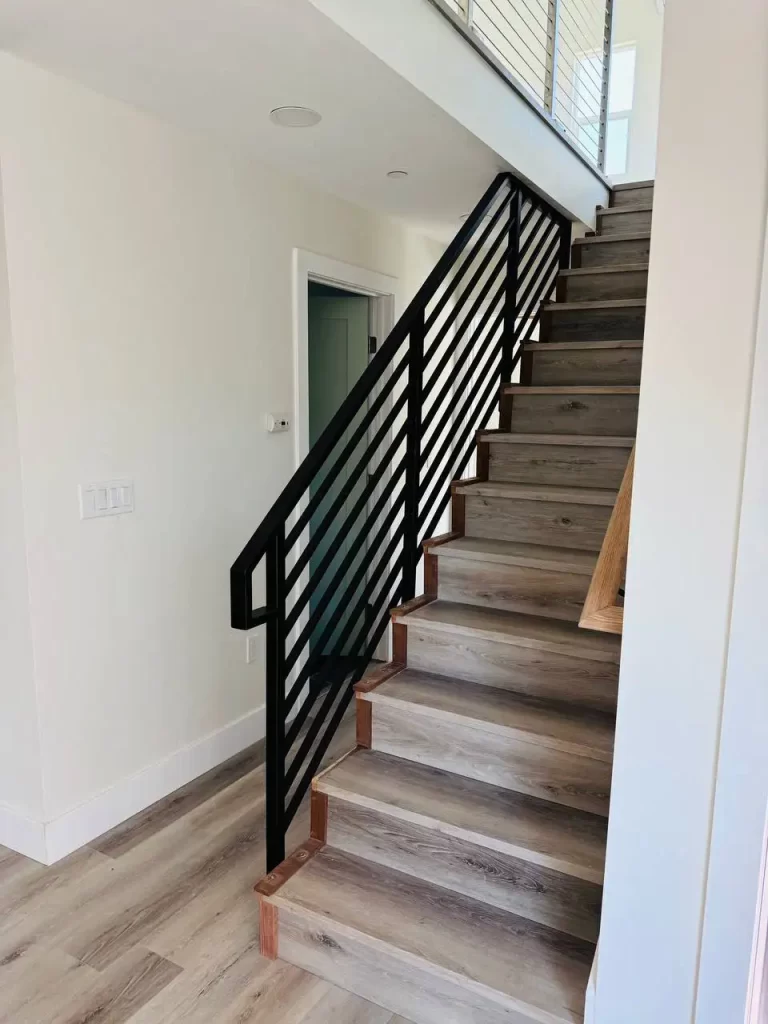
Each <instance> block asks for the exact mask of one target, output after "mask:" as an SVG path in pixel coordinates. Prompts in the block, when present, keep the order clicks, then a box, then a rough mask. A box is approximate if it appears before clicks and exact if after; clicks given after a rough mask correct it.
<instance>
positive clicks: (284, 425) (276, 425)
mask: <svg viewBox="0 0 768 1024" xmlns="http://www.w3.org/2000/svg"><path fill="white" fill-rule="evenodd" d="M290 429H291V421H290V418H289V417H288V416H284V415H282V414H281V413H276V412H269V413H267V430H268V431H269V433H270V434H284V433H285V431H286V430H290Z"/></svg>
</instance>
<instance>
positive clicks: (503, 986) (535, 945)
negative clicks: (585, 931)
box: [270, 847, 594, 1024]
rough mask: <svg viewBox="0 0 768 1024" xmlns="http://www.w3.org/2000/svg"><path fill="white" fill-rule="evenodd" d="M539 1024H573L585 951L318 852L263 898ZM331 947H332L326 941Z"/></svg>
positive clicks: (574, 942) (463, 899) (409, 881)
mask: <svg viewBox="0 0 768 1024" xmlns="http://www.w3.org/2000/svg"><path fill="white" fill-rule="evenodd" d="M270 900H271V902H273V903H274V904H275V905H276V906H277V907H278V908H280V907H284V908H286V909H288V910H294V911H295V910H299V911H303V912H304V913H305V914H307V915H311V916H312V917H314V918H316V919H317V920H318V923H322V922H323V921H325V922H329V921H332V922H333V923H334V924H335V925H336V926H337V927H338V928H339V930H340V931H347V932H348V933H349V932H353V933H354V934H355V937H356V938H357V939H358V940H360V941H362V942H364V943H366V942H367V944H369V945H370V946H371V947H372V949H374V950H375V949H376V948H379V949H381V948H382V947H385V948H386V951H387V952H388V953H389V954H390V955H394V956H396V957H398V958H399V959H401V960H403V961H406V962H408V963H409V964H411V965H413V966H417V967H421V968H422V969H424V970H427V971H430V972H431V973H433V974H435V975H438V976H440V977H443V978H446V977H447V978H448V979H450V980H453V981H455V982H458V983H459V984H460V985H461V986H462V987H464V988H468V989H474V990H475V991H476V992H478V993H479V994H481V995H483V996H485V997H486V998H490V999H491V1000H493V1001H494V1002H496V1003H497V1005H498V1006H499V1010H500V1011H501V1010H502V1009H503V1008H508V1009H509V1010H512V1011H514V1010H517V1011H518V1012H522V1013H526V1012H528V1011H529V1010H531V1009H533V1012H534V1014H535V1017H534V1019H537V1020H539V1021H543V1022H544V1021H546V1022H552V1024H554V1022H558V1024H559V1022H568V1024H570V1022H581V1021H582V1020H583V1013H582V1007H583V1003H584V990H585V987H586V984H587V979H588V975H589V971H590V968H591V962H592V958H593V956H594V946H592V944H591V943H588V942H586V941H584V940H581V939H574V938H571V937H570V936H567V935H565V934H563V933H561V932H556V931H554V930H553V929H551V928H547V927H546V926H544V925H540V924H536V923H534V922H533V921H529V920H527V919H525V918H521V917H517V916H516V915H514V914H510V913H508V912H506V911H502V910H498V909H496V908H494V907H491V906H489V905H487V904H484V903H479V902H477V901H476V900H473V899H470V898H469V897H467V896H462V895H459V894H458V893H454V892H451V891H450V890H447V889H443V888H441V887H439V886H436V885H433V884H431V883H429V882H425V881H422V880H421V879H417V878H414V877H412V876H410V875H405V874H403V873H401V872H399V871H394V870H392V869H391V868H385V867H382V866H379V865H374V864H372V863H371V862H369V861H365V860H362V859H361V858H358V857H353V856H351V855H350V854H346V853H342V852H341V851H339V850H335V849H333V848H332V847H325V848H324V849H323V850H321V851H320V852H319V853H318V854H317V855H316V856H315V857H314V858H312V860H310V861H309V862H308V863H307V864H305V865H304V867H303V868H302V869H301V870H300V871H299V872H297V873H296V874H295V875H294V876H293V878H291V879H290V881H288V882H286V883H285V885H284V886H283V887H282V888H281V889H279V890H278V892H277V893H276V894H275V895H274V896H272V897H271V898H270ZM330 941H333V940H330Z"/></svg>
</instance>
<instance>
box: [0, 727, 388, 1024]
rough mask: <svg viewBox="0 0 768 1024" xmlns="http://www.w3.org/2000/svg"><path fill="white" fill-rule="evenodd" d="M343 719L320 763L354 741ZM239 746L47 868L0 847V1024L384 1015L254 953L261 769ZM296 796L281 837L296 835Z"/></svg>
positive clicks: (368, 1019)
mask: <svg viewBox="0 0 768 1024" xmlns="http://www.w3.org/2000/svg"><path fill="white" fill-rule="evenodd" d="M354 743H355V740H354V720H353V718H352V716H351V715H350V716H349V717H348V718H347V719H345V721H344V723H343V724H342V727H341V729H340V730H339V732H338V733H337V735H336V737H335V738H334V741H333V743H332V744H331V747H330V749H329V750H328V753H327V755H326V757H325V758H324V765H327V764H330V763H331V762H332V761H334V760H336V759H337V758H338V757H339V756H340V755H341V754H342V753H345V752H346V751H348V750H350V749H352V747H353V746H354ZM258 760H259V751H258V749H257V748H250V749H249V750H248V751H244V752H243V754H242V755H239V756H238V757H237V758H233V759H232V760H230V761H228V762H226V764H224V765H222V766H220V767H219V768H218V769H215V770H214V771H213V772H209V773H207V774H206V775H204V776H202V777H201V778H200V779H197V780H195V782H193V783H190V785H189V786H185V787H183V789H181V790H179V791H178V792H177V793H174V794H172V795H171V796H170V797H168V798H166V800H163V801H160V802H159V803H158V804H156V805H154V806H153V807H152V808H149V809H148V810H147V811H145V812H142V813H141V814H139V815H137V816H136V817H135V818H133V819H131V820H130V821H128V822H126V823H124V824H123V825H121V826H119V827H118V828H117V829H113V830H112V831H111V832H109V833H107V834H106V835H105V836H102V837H101V838H100V839H99V840H96V841H95V842H94V844H93V845H92V846H91V847H84V848H83V849H82V850H79V851H77V852H76V853H74V854H71V855H70V856H69V857H67V858H65V859H64V860H62V861H60V862H59V863H58V864H56V865H54V866H52V867H48V868H46V867H44V866H42V865H40V864H36V863H35V862H33V861H31V860H28V859H27V858H24V857H21V856H20V855H18V854H15V853H13V852H12V851H10V850H5V849H4V848H3V847H0V1022H2V1024H124V1022H126V1024H127V1022H128V1021H130V1022H131V1024H164V1022H175V1021H179V1022H180V1021H184V1022H185V1024H203V1022H205V1024H213V1022H214V1021H215V1022H216V1024H229V1022H232V1024H235V1022H238V1024H240V1022H242V1021H244V1020H248V1021H250V1022H258V1024H273V1022H274V1024H294V1022H295V1024H320V1021H327V1020H334V1021H338V1022H339V1024H389V1020H390V1017H391V1013H390V1012H389V1011H383V1010H381V1009H379V1008H378V1007H374V1006H372V1004H369V1003H366V1002H364V1001H363V1000H361V999H359V998H358V997H356V996H352V995H349V994H347V993H346V992H342V991H341V990H340V989H336V988H334V986H332V985H330V984H329V983H327V982H320V981H319V980H318V979H316V978H315V977H313V976H312V975H309V974H305V973H304V972H303V971H301V970H299V969H298V968H295V967H288V966H287V965H285V964H277V965H276V964H274V963H273V962H271V961H268V960H264V959H263V958H262V957H261V955H260V954H259V948H258V901H257V900H256V899H255V897H254V896H253V891H252V890H253V885H254V883H255V882H256V881H257V880H258V878H259V877H260V876H261V875H262V874H263V873H264V867H265V850H264V834H263V832H264V767H263V765H259V766H256V765H258ZM308 825H309V809H308V802H305V804H304V805H303V806H302V808H301V809H300V810H299V812H298V814H297V815H296V819H295V821H294V823H293V825H292V827H291V830H290V831H289V836H288V846H289V848H293V846H296V845H298V844H299V843H300V842H301V841H302V840H303V839H305V838H306V835H307V833H308Z"/></svg>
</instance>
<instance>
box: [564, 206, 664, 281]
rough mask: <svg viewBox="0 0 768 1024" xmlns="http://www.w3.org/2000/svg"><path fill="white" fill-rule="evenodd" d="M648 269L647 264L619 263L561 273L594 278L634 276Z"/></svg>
mask: <svg viewBox="0 0 768 1024" xmlns="http://www.w3.org/2000/svg"><path fill="white" fill-rule="evenodd" d="M618 209H620V210H622V211H624V210H634V209H635V207H634V206H620V207H618ZM647 269H648V264H647V263H619V264H617V265H616V266H612V267H565V268H564V269H563V270H561V271H559V275H560V277H593V276H595V275H596V274H597V275H599V274H633V273H635V274H636V273H638V272H640V273H644V272H645V271H646V270H647Z"/></svg>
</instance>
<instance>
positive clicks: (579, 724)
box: [362, 668, 615, 763]
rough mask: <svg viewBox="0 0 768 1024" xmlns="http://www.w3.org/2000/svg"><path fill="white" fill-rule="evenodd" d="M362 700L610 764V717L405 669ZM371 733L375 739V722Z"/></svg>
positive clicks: (364, 695)
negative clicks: (454, 722) (443, 719)
mask: <svg viewBox="0 0 768 1024" xmlns="http://www.w3.org/2000/svg"><path fill="white" fill-rule="evenodd" d="M362 697H363V699H364V700H368V701H370V702H371V703H372V704H374V705H376V704H377V703H382V704H389V705H393V704H395V705H399V706H400V707H404V708H408V709H409V710H408V712H407V713H408V714H413V713H417V712H416V709H418V713H420V714H425V715H429V716H430V717H433V718H445V719H448V720H453V721H457V720H460V721H461V723H462V724H464V725H468V726H470V727H471V728H473V729H480V730H483V731H485V732H491V733H496V734H497V735H504V736H509V737H511V738H516V739H518V740H521V741H523V742H526V743H535V744H536V745H537V746H543V747H549V748H550V749H552V750H560V751H564V752H566V753H570V754H577V755H580V756H583V757H591V758H594V759H595V760H597V761H605V762H608V763H610V761H611V760H612V756H613V732H614V728H615V723H614V720H613V718H612V716H611V715H608V714H605V713H603V712H600V711H591V710H588V709H585V708H579V707H575V706H571V705H568V704H560V703H555V702H554V701H543V700H536V699H534V698H531V697H523V696H521V695H520V694H516V693H512V692H511V691H510V690H498V689H495V688H494V687H491V686H484V685H478V684H473V683H467V682H464V681H463V680H459V679H449V678H447V677H445V676H433V675H429V674H428V673H426V672H417V671H414V670H412V669H408V668H406V669H405V670H404V671H403V672H400V673H399V674H398V675H396V676H393V677H392V678H391V679H388V680H387V681H386V682H384V683H382V684H381V685H380V686H377V687H376V689H375V690H371V691H370V692H369V693H366V694H363V695H362ZM374 714H375V713H374ZM373 728H374V735H375V730H376V723H375V717H374V726H373Z"/></svg>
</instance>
